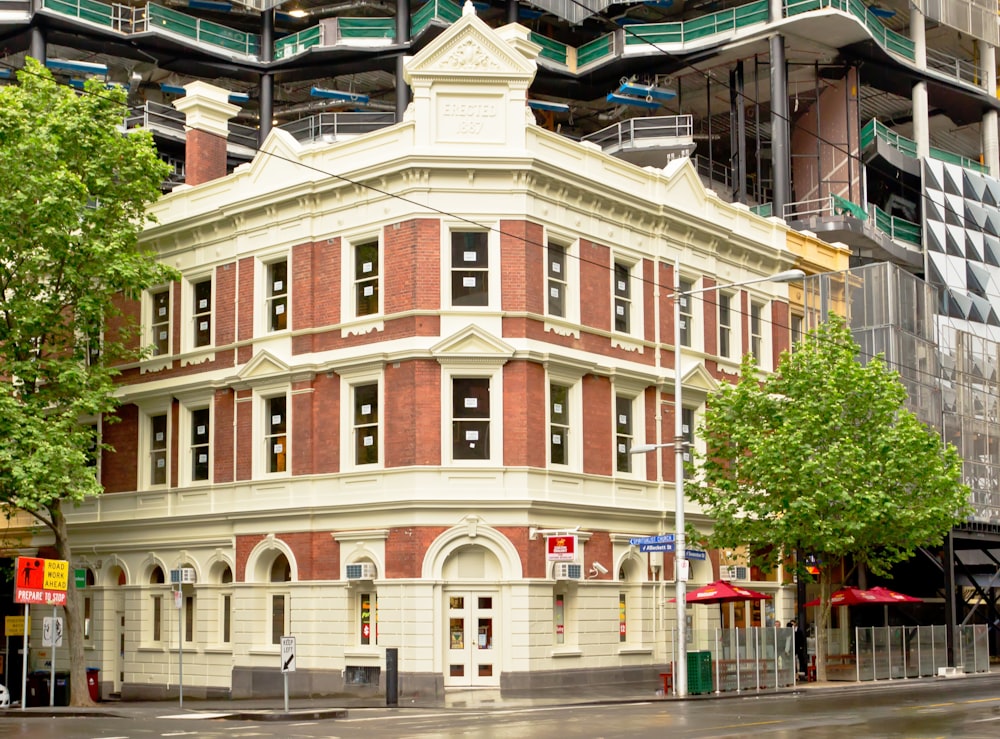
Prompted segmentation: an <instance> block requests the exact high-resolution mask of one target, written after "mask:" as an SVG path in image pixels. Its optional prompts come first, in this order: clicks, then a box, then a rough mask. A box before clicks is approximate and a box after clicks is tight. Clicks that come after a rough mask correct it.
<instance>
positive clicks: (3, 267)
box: [0, 59, 174, 705]
mask: <svg viewBox="0 0 1000 739" xmlns="http://www.w3.org/2000/svg"><path fill="white" fill-rule="evenodd" d="M18 81H19V84H17V85H12V86H8V87H5V88H3V89H0V171H2V172H3V174H4V176H3V177H2V178H0V438H3V440H4V443H3V444H2V445H0V504H2V505H4V506H6V507H7V509H8V512H9V513H15V512H16V511H23V512H25V513H27V514H29V515H30V516H32V517H33V518H34V519H35V521H36V522H37V524H38V530H37V531H36V533H40V534H44V531H45V530H48V532H49V536H51V539H52V541H53V546H54V548H55V550H56V552H57V553H58V557H59V558H60V559H65V560H68V561H70V562H72V560H73V554H72V549H71V546H70V539H69V534H68V531H67V526H66V519H65V515H64V514H65V511H66V509H67V507H70V508H71V507H72V506H73V505H74V504H77V503H79V502H80V501H82V500H83V499H85V498H87V497H89V496H93V495H97V494H99V493H100V492H101V486H100V483H99V481H98V480H97V479H96V476H95V469H96V468H95V466H94V463H95V458H96V455H97V454H98V453H99V451H100V450H99V448H98V445H97V440H96V438H95V435H94V432H93V428H92V427H89V426H87V425H85V424H84V423H83V421H84V420H85V419H88V418H91V419H93V418H97V417H99V416H101V415H103V414H108V413H109V412H111V411H113V410H114V408H115V405H116V403H115V398H114V377H115V374H116V366H120V364H121V363H122V362H123V361H128V360H132V359H136V358H137V356H138V352H137V350H136V347H137V342H136V341H134V335H133V332H132V331H130V330H128V321H127V320H125V317H124V316H123V314H122V311H121V306H122V304H123V302H124V300H125V299H128V298H136V297H138V296H139V295H141V292H142V291H143V290H144V289H146V288H147V287H150V286H152V285H155V284H157V283H161V282H164V281H166V280H169V279H172V278H173V277H174V274H173V272H172V271H171V270H169V269H168V268H166V267H164V266H161V265H159V264H157V263H156V261H155V260H154V259H153V258H152V256H151V255H149V254H145V253H142V252H141V251H140V250H139V249H138V247H137V243H138V235H139V233H140V232H141V230H142V229H143V227H144V225H145V224H146V222H147V218H146V208H147V206H148V205H149V204H150V203H152V202H153V201H155V200H156V199H157V198H158V197H159V195H160V189H159V188H160V185H161V183H162V182H163V180H164V178H165V177H166V175H167V172H168V166H167V165H166V164H165V163H163V162H162V161H160V159H159V158H158V156H157V153H156V149H155V147H154V145H153V140H152V137H151V136H150V134H149V133H148V132H143V131H137V132H130V133H128V134H125V133H123V131H122V130H121V124H122V121H123V120H124V116H125V111H126V107H125V94H124V92H123V91H121V90H117V89H106V87H105V85H104V84H102V83H98V82H96V81H92V82H88V83H87V85H86V87H85V90H84V92H83V93H77V92H75V91H74V90H73V89H72V88H70V87H67V86H64V85H59V84H57V83H56V82H55V81H54V80H53V78H52V76H51V74H50V73H49V72H48V71H47V70H46V69H45V68H44V67H43V66H42V65H40V64H39V63H37V62H36V61H35V60H34V59H28V60H27V61H26V63H25V67H24V69H23V70H22V71H21V72H20V73H19V74H18ZM112 327H113V330H112ZM81 606H82V597H81V596H80V595H79V593H78V592H77V591H76V589H75V588H74V587H73V583H72V579H71V581H70V588H69V592H68V594H67V604H66V609H65V617H66V634H67V637H68V641H69V650H70V661H71V678H70V680H71V682H70V693H71V696H72V700H73V703H74V704H75V705H84V704H86V703H88V702H89V696H88V691H87V683H86V672H85V668H86V665H85V662H84V653H83V618H82V608H81Z"/></svg>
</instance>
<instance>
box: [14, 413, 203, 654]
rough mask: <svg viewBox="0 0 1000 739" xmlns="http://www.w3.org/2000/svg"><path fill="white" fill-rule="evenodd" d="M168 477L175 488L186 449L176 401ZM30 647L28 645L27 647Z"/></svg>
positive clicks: (172, 418)
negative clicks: (179, 451)
mask: <svg viewBox="0 0 1000 739" xmlns="http://www.w3.org/2000/svg"><path fill="white" fill-rule="evenodd" d="M168 415H169V417H170V430H171V431H172V433H171V434H170V477H169V478H168V479H167V487H177V485H178V484H179V479H180V478H179V476H178V473H177V460H178V459H179V458H180V457H179V455H178V450H179V449H186V448H187V443H186V442H187V439H183V440H182V439H181V438H180V428H181V427H180V423H179V420H180V417H181V408H180V403H178V402H177V401H176V400H172V401H171V402H170V413H169V414H168ZM29 646H30V645H29Z"/></svg>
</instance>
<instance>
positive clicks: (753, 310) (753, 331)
mask: <svg viewBox="0 0 1000 739" xmlns="http://www.w3.org/2000/svg"><path fill="white" fill-rule="evenodd" d="M763 349H764V306H763V304H761V303H757V302H752V303H750V353H751V354H753V358H754V361H755V362H756V363H757V364H762V362H763V359H764V355H763V354H762V352H763Z"/></svg>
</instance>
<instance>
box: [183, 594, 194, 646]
mask: <svg viewBox="0 0 1000 739" xmlns="http://www.w3.org/2000/svg"><path fill="white" fill-rule="evenodd" d="M184 641H187V642H190V641H194V596H193V595H188V596H185V598H184Z"/></svg>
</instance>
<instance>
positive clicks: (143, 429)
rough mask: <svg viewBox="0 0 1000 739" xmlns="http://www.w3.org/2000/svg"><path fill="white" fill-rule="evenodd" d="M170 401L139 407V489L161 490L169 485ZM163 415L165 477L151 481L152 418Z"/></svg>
mask: <svg viewBox="0 0 1000 739" xmlns="http://www.w3.org/2000/svg"><path fill="white" fill-rule="evenodd" d="M170 410H171V409H170V402H169V401H163V402H161V403H157V404H155V405H153V404H151V405H143V406H142V407H140V409H139V460H140V461H139V489H140V490H163V489H165V488H168V487H169V486H170V450H171V447H172V434H173V429H172V428H171V426H172V424H171V423H170V417H171V413H170ZM157 416H165V417H166V420H167V423H166V438H165V439H164V444H165V446H164V449H165V454H164V461H163V464H164V470H165V476H166V479H165V481H164V482H162V483H155V484H154V483H153V458H152V457H153V443H154V439H153V418H155V417H157Z"/></svg>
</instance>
